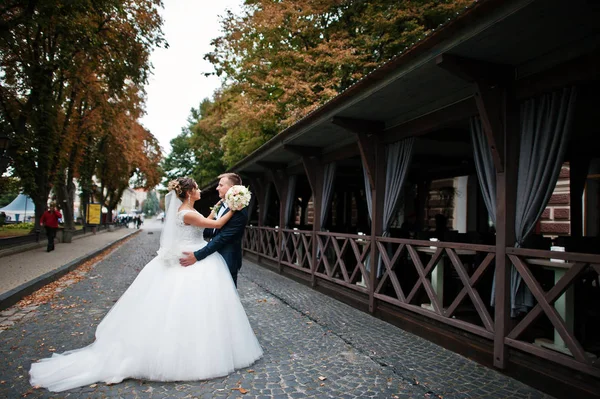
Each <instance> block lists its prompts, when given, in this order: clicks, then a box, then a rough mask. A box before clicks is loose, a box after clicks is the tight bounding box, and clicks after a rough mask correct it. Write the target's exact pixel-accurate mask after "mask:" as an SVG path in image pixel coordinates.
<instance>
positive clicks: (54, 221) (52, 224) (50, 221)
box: [40, 202, 62, 252]
mask: <svg viewBox="0 0 600 399" xmlns="http://www.w3.org/2000/svg"><path fill="white" fill-rule="evenodd" d="M58 219H62V214H61V213H60V212H59V211H58V210H57V209H56V203H55V202H51V203H50V205H49V206H48V209H47V210H46V211H45V212H44V214H43V215H42V218H41V219H40V226H43V227H44V228H45V229H46V237H47V238H48V247H47V248H46V252H50V251H54V238H55V237H56V230H58Z"/></svg>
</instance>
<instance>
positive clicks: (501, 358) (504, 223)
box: [494, 85, 521, 369]
mask: <svg viewBox="0 0 600 399" xmlns="http://www.w3.org/2000/svg"><path fill="white" fill-rule="evenodd" d="M496 90H501V91H502V93H501V92H499V93H498V95H499V96H502V97H503V101H502V103H503V104H504V106H503V128H501V129H497V130H494V136H495V138H496V142H497V143H502V146H503V147H504V148H503V150H504V153H503V159H502V163H503V166H504V168H503V169H504V170H503V171H496V274H495V278H496V292H495V305H496V306H495V320H494V324H495V326H494V366H496V367H498V368H501V369H503V368H505V367H506V365H507V363H508V355H507V347H506V345H505V343H504V339H505V338H506V336H507V335H508V333H509V329H510V271H511V262H510V260H509V259H508V257H507V256H506V247H512V246H513V245H514V244H515V210H516V202H517V179H518V159H519V142H520V139H521V134H520V131H521V129H520V120H519V104H518V102H517V99H516V97H515V93H514V87H513V86H512V85H507V86H506V88H504V89H501V88H498V89H496ZM500 136H502V137H500Z"/></svg>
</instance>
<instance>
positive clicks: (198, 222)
mask: <svg viewBox="0 0 600 399" xmlns="http://www.w3.org/2000/svg"><path fill="white" fill-rule="evenodd" d="M234 213H235V212H234V211H232V210H230V211H229V212H227V213H226V214H225V215H223V216H221V218H220V219H219V220H214V219H209V218H205V217H204V216H202V215H201V214H199V213H196V212H188V213H186V214H185V215H184V216H183V221H184V223H185V224H191V225H194V226H198V227H208V228H214V229H220V228H221V227H223V226H224V225H225V223H227V222H229V219H231V217H232V216H233V214H234Z"/></svg>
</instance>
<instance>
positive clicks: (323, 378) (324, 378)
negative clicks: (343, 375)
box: [319, 376, 327, 381]
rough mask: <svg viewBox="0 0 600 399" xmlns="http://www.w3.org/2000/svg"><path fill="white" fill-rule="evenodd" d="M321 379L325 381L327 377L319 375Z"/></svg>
mask: <svg viewBox="0 0 600 399" xmlns="http://www.w3.org/2000/svg"><path fill="white" fill-rule="evenodd" d="M319 379H320V380H321V381H325V380H326V379H327V377H323V376H321V377H319Z"/></svg>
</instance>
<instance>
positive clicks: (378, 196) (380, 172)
mask: <svg viewBox="0 0 600 399" xmlns="http://www.w3.org/2000/svg"><path fill="white" fill-rule="evenodd" d="M371 139H372V140H374V142H375V146H374V147H375V148H374V149H375V179H374V180H375V187H374V189H373V190H372V201H373V202H372V205H373V209H372V215H371V272H370V276H369V278H370V280H371V286H370V287H369V312H371V313H375V310H377V302H376V300H375V288H376V287H377V284H378V276H377V267H378V265H379V250H378V248H377V241H376V240H377V237H381V236H382V235H383V206H384V200H385V173H386V162H385V161H386V160H385V148H384V146H383V144H382V143H381V141H380V140H379V139H378V138H377V136H374V137H372V138H371Z"/></svg>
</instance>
